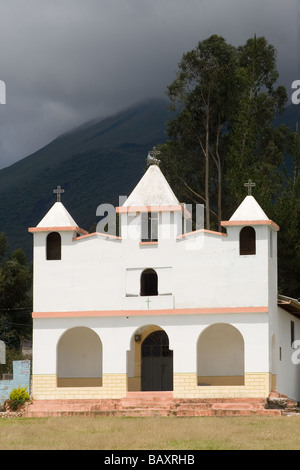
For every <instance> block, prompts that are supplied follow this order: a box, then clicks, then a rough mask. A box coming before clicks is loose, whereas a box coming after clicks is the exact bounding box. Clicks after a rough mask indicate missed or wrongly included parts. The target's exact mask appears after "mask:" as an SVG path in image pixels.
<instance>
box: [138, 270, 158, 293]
mask: <svg viewBox="0 0 300 470" xmlns="http://www.w3.org/2000/svg"><path fill="white" fill-rule="evenodd" d="M141 295H142V296H150V295H158V276H157V273H156V271H154V269H145V270H144V271H143V272H142V275H141Z"/></svg>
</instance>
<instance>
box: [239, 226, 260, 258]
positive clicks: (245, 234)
mask: <svg viewBox="0 0 300 470" xmlns="http://www.w3.org/2000/svg"><path fill="white" fill-rule="evenodd" d="M255 254H256V233H255V230H254V228H253V227H244V228H242V230H241V231H240V255H255Z"/></svg>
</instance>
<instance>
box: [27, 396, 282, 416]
mask: <svg viewBox="0 0 300 470" xmlns="http://www.w3.org/2000/svg"><path fill="white" fill-rule="evenodd" d="M265 404H266V400H265V399H257V398H248V399H247V398H244V399H234V398H232V399H174V398H173V393H172V392H128V393H127V395H126V397H124V398H122V399H102V400H35V401H34V402H33V403H32V404H30V405H29V406H27V408H26V411H25V414H24V416H26V417H32V416H36V417H42V416H71V415H82V416H251V415H261V416H274V415H280V414H282V410H277V409H265Z"/></svg>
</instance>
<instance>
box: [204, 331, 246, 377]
mask: <svg viewBox="0 0 300 470" xmlns="http://www.w3.org/2000/svg"><path fill="white" fill-rule="evenodd" d="M197 375H198V385H244V339H243V336H242V335H241V333H240V332H239V331H238V330H237V328H235V327H233V326H232V325H229V324H227V323H216V324H214V325H211V326H209V327H207V328H206V329H205V330H204V331H203V332H202V333H201V334H200V336H199V339H198V343H197Z"/></svg>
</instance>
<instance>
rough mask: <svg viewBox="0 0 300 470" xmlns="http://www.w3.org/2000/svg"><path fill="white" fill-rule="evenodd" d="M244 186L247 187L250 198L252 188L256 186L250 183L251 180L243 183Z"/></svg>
mask: <svg viewBox="0 0 300 470" xmlns="http://www.w3.org/2000/svg"><path fill="white" fill-rule="evenodd" d="M244 186H246V187H248V196H251V194H252V188H253V187H254V186H256V184H255V183H252V180H248V183H244Z"/></svg>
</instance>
